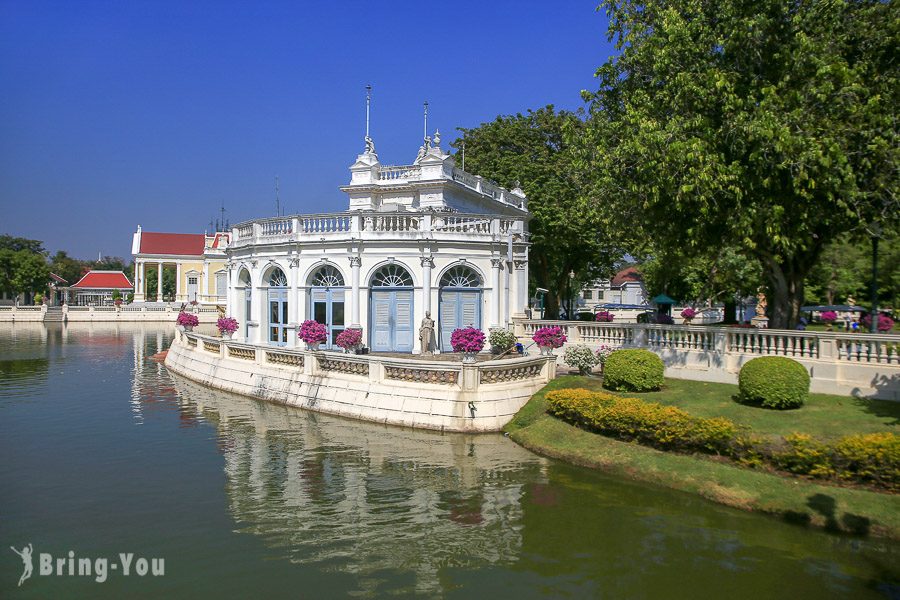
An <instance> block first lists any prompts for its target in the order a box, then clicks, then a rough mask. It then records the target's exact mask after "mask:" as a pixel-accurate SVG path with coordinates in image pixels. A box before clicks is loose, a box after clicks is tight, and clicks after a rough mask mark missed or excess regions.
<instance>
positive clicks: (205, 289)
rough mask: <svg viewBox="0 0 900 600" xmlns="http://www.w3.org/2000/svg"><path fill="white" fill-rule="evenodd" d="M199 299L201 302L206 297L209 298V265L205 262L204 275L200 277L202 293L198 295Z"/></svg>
mask: <svg viewBox="0 0 900 600" xmlns="http://www.w3.org/2000/svg"><path fill="white" fill-rule="evenodd" d="M197 295H198V296H199V297H198V298H197V299H198V300H200V301H201V302H202V301H203V299H204V297H207V298H208V297H209V295H210V294H209V263H208V262H206V261H205V260H204V261H203V273H202V275H200V293H199V294H197Z"/></svg>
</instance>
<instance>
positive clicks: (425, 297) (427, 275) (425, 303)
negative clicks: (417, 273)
mask: <svg viewBox="0 0 900 600" xmlns="http://www.w3.org/2000/svg"><path fill="white" fill-rule="evenodd" d="M419 260H420V261H421V263H422V309H423V311H424V312H431V269H433V268H434V259H433V258H432V257H430V256H422V257H421V258H420V259H419Z"/></svg>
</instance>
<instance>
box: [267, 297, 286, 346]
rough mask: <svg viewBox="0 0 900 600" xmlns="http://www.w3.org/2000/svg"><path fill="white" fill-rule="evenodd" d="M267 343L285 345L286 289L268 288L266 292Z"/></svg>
mask: <svg viewBox="0 0 900 600" xmlns="http://www.w3.org/2000/svg"><path fill="white" fill-rule="evenodd" d="M268 303H269V306H268V309H269V310H268V313H269V327H268V334H269V336H268V341H269V343H270V344H275V345H276V346H285V345H287V340H288V338H287V336H288V328H287V325H288V291H287V288H269V292H268Z"/></svg>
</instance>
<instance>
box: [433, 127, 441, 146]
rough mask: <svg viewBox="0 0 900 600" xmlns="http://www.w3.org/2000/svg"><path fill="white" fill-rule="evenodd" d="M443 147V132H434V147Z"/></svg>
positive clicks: (437, 130)
mask: <svg viewBox="0 0 900 600" xmlns="http://www.w3.org/2000/svg"><path fill="white" fill-rule="evenodd" d="M440 145H441V130H440V129H435V130H434V147H435V148H437V147H439V146H440Z"/></svg>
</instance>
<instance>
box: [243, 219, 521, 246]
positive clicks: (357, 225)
mask: <svg viewBox="0 0 900 600" xmlns="http://www.w3.org/2000/svg"><path fill="white" fill-rule="evenodd" d="M347 233H351V234H353V235H354V236H356V237H359V238H360V239H366V238H367V237H371V238H372V239H379V240H383V239H385V238H390V237H393V236H396V237H397V238H398V239H407V240H408V239H410V238H411V237H412V238H414V239H428V238H444V237H445V238H457V237H459V236H465V237H466V238H473V237H474V238H475V239H478V238H481V239H483V240H484V241H496V240H499V239H502V238H506V237H507V236H509V235H511V234H517V235H522V236H526V237H527V232H526V224H525V219H524V218H519V217H511V216H500V215H476V214H464V213H449V214H448V213H433V212H390V213H382V212H375V211H353V212H347V213H336V214H335V213H332V214H322V215H296V216H293V217H281V218H275V219H259V220H257V221H252V222H247V223H241V224H240V225H238V226H236V227H235V228H234V229H233V230H232V235H233V237H234V241H233V242H232V243H231V247H232V248H238V247H243V246H249V245H254V244H268V243H289V242H300V241H317V240H320V239H323V238H324V239H328V238H329V236H335V239H345V238H346V237H347V236H346V234H347Z"/></svg>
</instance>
